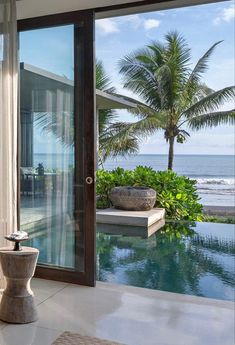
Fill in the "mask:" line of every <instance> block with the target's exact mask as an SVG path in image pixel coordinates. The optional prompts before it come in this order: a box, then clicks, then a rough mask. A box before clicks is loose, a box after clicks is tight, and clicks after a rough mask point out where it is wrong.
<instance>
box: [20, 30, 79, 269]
mask: <svg viewBox="0 0 235 345" xmlns="http://www.w3.org/2000/svg"><path fill="white" fill-rule="evenodd" d="M20 61H21V64H20V87H21V95H20V96H21V98H20V99H21V109H20V115H21V148H20V149H21V154H20V156H21V157H20V161H21V164H20V165H21V167H20V186H21V187H20V188H21V189H20V194H21V214H20V216H21V217H20V219H21V229H23V230H25V231H27V232H28V233H29V235H30V241H29V243H28V244H29V245H31V246H34V247H37V248H38V249H39V250H40V256H39V263H40V264H45V265H50V266H56V267H63V268H68V269H69V268H70V269H74V268H75V266H76V268H79V270H80V271H83V269H84V259H83V248H84V243H83V234H82V233H80V234H77V235H76V238H77V239H79V241H80V243H79V244H78V243H76V246H77V247H78V248H80V249H81V252H82V254H81V255H80V257H79V260H78V262H77V261H76V264H75V229H76V231H78V232H79V231H82V229H81V227H79V224H78V223H77V220H76V221H75V219H74V214H75V212H74V211H75V206H74V204H75V203H74V199H75V198H74V171H75V159H74V155H75V152H74V26H73V25H67V26H61V27H53V28H48V29H40V30H32V31H26V32H22V33H20ZM76 214H77V213H76Z"/></svg>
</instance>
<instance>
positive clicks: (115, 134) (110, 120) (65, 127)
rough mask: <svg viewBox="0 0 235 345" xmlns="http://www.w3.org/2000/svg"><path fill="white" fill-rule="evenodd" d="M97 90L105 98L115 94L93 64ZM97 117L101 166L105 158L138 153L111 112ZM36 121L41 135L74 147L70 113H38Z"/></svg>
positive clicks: (134, 140) (98, 64)
mask: <svg viewBox="0 0 235 345" xmlns="http://www.w3.org/2000/svg"><path fill="white" fill-rule="evenodd" d="M96 89H98V90H101V91H104V92H106V93H108V94H114V93H115V88H114V87H112V85H111V81H110V78H109V77H108V76H107V74H106V73H105V70H104V66H103V63H102V62H101V61H99V60H97V62H96ZM98 116H99V119H98V133H99V140H98V146H99V147H98V156H99V162H100V163H101V164H102V162H104V161H105V159H106V158H107V157H108V156H113V157H115V156H117V155H122V156H124V155H126V154H131V153H136V152H137V151H138V139H137V138H136V136H135V135H134V134H133V133H132V132H128V131H127V130H126V129H127V128H126V124H125V122H117V118H118V116H117V113H116V112H115V111H114V110H112V109H107V110H99V114H98ZM35 120H36V125H37V126H38V127H39V128H40V129H42V131H45V132H48V133H53V134H54V136H55V137H56V138H57V139H58V140H59V141H60V142H62V143H63V144H64V145H66V146H68V147H69V146H72V145H73V143H74V125H73V114H71V113H70V112H51V113H49V112H40V113H37V114H35ZM127 126H128V125H127Z"/></svg>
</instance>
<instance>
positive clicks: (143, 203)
mask: <svg viewBox="0 0 235 345" xmlns="http://www.w3.org/2000/svg"><path fill="white" fill-rule="evenodd" d="M109 198H110V200H111V202H112V204H113V206H114V207H115V208H118V209H121V210H128V211H148V210H151V209H152V208H153V207H154V204H155V202H156V192H155V190H153V189H151V188H148V187H129V186H125V187H114V188H113V189H112V190H111V192H110V194H109Z"/></svg>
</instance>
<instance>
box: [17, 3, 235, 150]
mask: <svg viewBox="0 0 235 345" xmlns="http://www.w3.org/2000/svg"><path fill="white" fill-rule="evenodd" d="M172 30H177V31H178V32H180V33H181V34H182V35H183V36H184V37H185V39H186V40H187V42H188V43H189V46H190V47H191V49H192V51H191V54H192V67H193V65H194V64H195V63H196V62H197V60H198V59H199V58H200V57H201V56H202V55H203V54H204V53H205V52H206V51H207V50H208V49H209V47H210V46H211V45H212V44H214V43H215V42H217V41H220V40H222V41H223V42H222V43H221V44H220V45H219V46H218V47H217V49H216V51H215V52H214V54H213V56H212V58H211V60H210V64H209V65H210V68H209V70H208V71H207V73H206V74H205V78H204V82H205V83H206V84H207V85H208V86H209V87H211V88H212V89H214V90H218V89H221V88H223V87H225V86H231V85H234V84H235V80H234V78H235V77H234V75H235V71H234V39H235V37H234V3H233V2H232V1H226V2H221V3H215V4H210V5H201V6H192V7H187V8H179V9H172V10H166V11H158V12H149V13H143V14H138V15H131V16H123V17H116V18H108V19H103V20H97V21H96V56H97V58H98V59H100V60H102V61H103V64H104V67H105V70H106V73H107V74H108V75H109V77H110V79H111V80H112V84H113V86H115V87H116V89H117V91H118V92H119V93H121V94H123V95H127V96H132V97H134V98H136V95H133V94H132V93H131V92H129V91H128V90H126V89H123V87H122V85H123V82H122V79H121V76H120V75H119V73H118V61H119V59H120V58H122V57H124V56H125V55H126V54H129V53H130V52H132V51H134V50H136V49H138V48H142V47H145V46H146V45H147V44H149V43H150V42H151V41H153V40H158V41H161V42H164V35H165V34H166V33H168V32H169V31H172ZM20 61H23V62H26V63H30V64H32V65H35V66H37V67H40V68H43V69H46V70H49V71H51V72H53V73H56V74H59V75H63V76H66V77H67V78H69V79H72V78H73V73H74V61H73V26H66V27H63V26H62V27H56V28H49V29H40V30H33V31H28V32H27V31H26V32H23V33H21V34H20ZM233 103H234V102H232V103H230V104H225V105H224V106H223V109H231V108H234V104H233ZM117 114H118V115H119V118H120V119H121V120H122V121H134V120H135V119H134V118H133V116H132V115H130V114H128V113H127V112H126V111H118V112H117ZM186 129H187V128H186ZM52 147H53V152H55V150H57V152H63V148H62V146H61V145H60V144H57V145H56V149H55V140H54V139H53V136H48V135H42V134H41V133H40V131H39V130H38V129H36V128H35V152H37V153H43V152H44V153H46V152H50V151H51V148H52ZM167 152H168V146H167V144H166V142H165V140H164V139H163V132H160V131H159V132H156V133H155V134H154V135H153V136H151V137H149V138H148V139H147V140H144V141H143V142H141V144H140V153H149V154H150V153H151V154H165V153H167ZM175 153H176V154H234V127H232V126H219V127H217V128H214V129H206V130H205V129H204V130H201V131H200V132H191V137H190V138H189V139H188V140H187V142H186V143H185V144H183V145H182V144H176V147H175Z"/></svg>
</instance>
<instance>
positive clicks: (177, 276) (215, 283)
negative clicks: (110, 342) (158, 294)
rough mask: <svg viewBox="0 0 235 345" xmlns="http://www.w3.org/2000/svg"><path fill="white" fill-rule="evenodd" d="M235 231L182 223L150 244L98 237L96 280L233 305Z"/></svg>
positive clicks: (228, 227)
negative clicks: (209, 299) (205, 298)
mask: <svg viewBox="0 0 235 345" xmlns="http://www.w3.org/2000/svg"><path fill="white" fill-rule="evenodd" d="M100 227H102V225H100ZM234 230H235V229H234V225H232V224H213V223H197V224H193V225H187V224H184V225H183V224H179V223H178V224H167V225H166V227H165V228H163V230H162V231H158V232H157V233H156V234H154V235H152V236H151V237H150V238H148V239H141V238H138V237H125V236H121V235H109V234H104V233H98V235H97V279H98V280H100V281H105V282H110V283H115V284H126V285H133V286H138V287H144V288H149V289H156V290H164V291H170V292H176V293H182V294H189V295H195V296H204V297H209V298H216V299H224V300H233V299H234V286H235V285H234V284H235V278H234V268H235V266H234V265H235V239H234V237H235V236H234Z"/></svg>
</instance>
